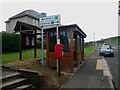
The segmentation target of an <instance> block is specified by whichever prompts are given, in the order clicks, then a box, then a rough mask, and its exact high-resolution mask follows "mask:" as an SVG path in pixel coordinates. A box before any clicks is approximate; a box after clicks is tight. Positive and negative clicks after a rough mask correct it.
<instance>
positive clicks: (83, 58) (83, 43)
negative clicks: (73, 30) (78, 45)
mask: <svg viewBox="0 0 120 90" xmlns="http://www.w3.org/2000/svg"><path fill="white" fill-rule="evenodd" d="M82 42H83V61H84V38H82Z"/></svg>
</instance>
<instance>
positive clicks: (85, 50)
mask: <svg viewBox="0 0 120 90" xmlns="http://www.w3.org/2000/svg"><path fill="white" fill-rule="evenodd" d="M94 49H95V47H94V46H89V47H85V48H84V55H85V56H88V55H89V54H90V53H91V52H92V51H93V50H94Z"/></svg>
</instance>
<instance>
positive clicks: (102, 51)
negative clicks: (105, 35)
mask: <svg viewBox="0 0 120 90" xmlns="http://www.w3.org/2000/svg"><path fill="white" fill-rule="evenodd" d="M99 55H100V56H111V57H113V56H114V49H113V48H112V46H111V45H103V46H101V47H100V48H99Z"/></svg>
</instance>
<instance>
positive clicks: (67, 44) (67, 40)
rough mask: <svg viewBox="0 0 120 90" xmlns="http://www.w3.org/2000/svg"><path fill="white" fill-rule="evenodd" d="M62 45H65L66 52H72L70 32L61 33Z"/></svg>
mask: <svg viewBox="0 0 120 90" xmlns="http://www.w3.org/2000/svg"><path fill="white" fill-rule="evenodd" d="M60 43H61V44H64V52H70V32H60Z"/></svg>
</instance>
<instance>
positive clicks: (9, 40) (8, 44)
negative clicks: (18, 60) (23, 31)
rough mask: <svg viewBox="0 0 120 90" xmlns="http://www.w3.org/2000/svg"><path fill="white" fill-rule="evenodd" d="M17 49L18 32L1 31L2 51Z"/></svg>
mask: <svg viewBox="0 0 120 90" xmlns="http://www.w3.org/2000/svg"><path fill="white" fill-rule="evenodd" d="M18 50H19V34H15V33H6V32H2V52H13V51H18Z"/></svg>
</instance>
